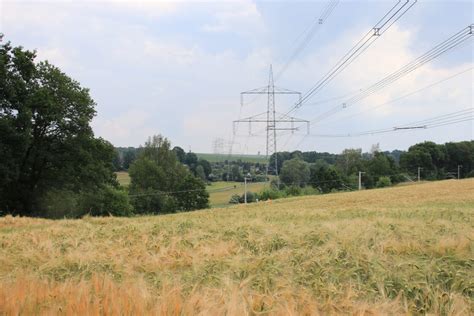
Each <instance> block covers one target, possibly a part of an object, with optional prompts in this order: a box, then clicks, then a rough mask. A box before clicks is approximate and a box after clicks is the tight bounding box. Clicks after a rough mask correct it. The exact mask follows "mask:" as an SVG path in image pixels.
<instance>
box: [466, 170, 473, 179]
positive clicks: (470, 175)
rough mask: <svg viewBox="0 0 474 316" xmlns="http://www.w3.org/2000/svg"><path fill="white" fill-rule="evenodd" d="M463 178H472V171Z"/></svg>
mask: <svg viewBox="0 0 474 316" xmlns="http://www.w3.org/2000/svg"><path fill="white" fill-rule="evenodd" d="M464 178H474V170H472V171H471V172H469V173H467V174H466V175H465V176H464Z"/></svg>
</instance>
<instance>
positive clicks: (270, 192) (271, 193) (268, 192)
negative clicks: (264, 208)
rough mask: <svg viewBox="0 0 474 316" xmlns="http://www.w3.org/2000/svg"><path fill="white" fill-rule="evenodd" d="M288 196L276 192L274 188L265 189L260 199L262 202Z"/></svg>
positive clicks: (261, 192)
mask: <svg viewBox="0 0 474 316" xmlns="http://www.w3.org/2000/svg"><path fill="white" fill-rule="evenodd" d="M285 196H286V193H285V192H283V191H279V190H276V189H274V188H265V189H263V190H262V191H260V194H259V197H260V200H262V201H266V200H276V199H280V198H283V197H285Z"/></svg>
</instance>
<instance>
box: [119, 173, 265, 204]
mask: <svg viewBox="0 0 474 316" xmlns="http://www.w3.org/2000/svg"><path fill="white" fill-rule="evenodd" d="M115 174H116V175H117V180H118V182H119V183H120V184H121V185H123V186H129V185H130V176H129V175H128V172H126V171H121V172H116V173H115ZM264 187H265V183H263V182H257V183H248V185H247V191H251V192H255V193H258V192H260V191H261V190H262V189H263V188H264ZM207 190H208V191H209V203H210V205H211V207H218V206H226V205H228V204H229V200H230V198H231V197H232V195H234V194H238V195H242V194H243V193H244V184H243V183H242V182H233V181H229V182H227V181H217V182H212V183H211V184H210V185H208V186H207Z"/></svg>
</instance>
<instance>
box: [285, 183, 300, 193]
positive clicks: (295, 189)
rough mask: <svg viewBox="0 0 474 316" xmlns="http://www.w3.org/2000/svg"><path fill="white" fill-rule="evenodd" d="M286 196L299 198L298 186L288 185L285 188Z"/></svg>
mask: <svg viewBox="0 0 474 316" xmlns="http://www.w3.org/2000/svg"><path fill="white" fill-rule="evenodd" d="M285 192H286V195H288V196H299V195H301V188H300V187H299V186H298V185H295V184H293V185H290V186H289V187H286V188H285Z"/></svg>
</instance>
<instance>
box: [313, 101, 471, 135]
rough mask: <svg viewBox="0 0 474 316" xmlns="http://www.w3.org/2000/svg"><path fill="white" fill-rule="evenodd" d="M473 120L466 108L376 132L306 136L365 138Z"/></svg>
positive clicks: (468, 109) (469, 109)
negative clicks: (366, 136)
mask: <svg viewBox="0 0 474 316" xmlns="http://www.w3.org/2000/svg"><path fill="white" fill-rule="evenodd" d="M473 119H474V109H473V108H467V109H464V110H461V111H456V112H453V113H447V114H443V115H440V116H436V117H433V118H430V119H426V120H422V121H415V122H410V123H407V124H403V125H397V126H395V127H391V128H383V129H376V130H368V131H363V132H357V133H347V134H310V135H308V136H313V137H356V136H365V135H374V134H383V133H390V132H397V131H400V130H406V129H420V128H423V129H429V128H434V127H438V126H445V125H451V124H457V123H461V122H466V121H471V120H473Z"/></svg>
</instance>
